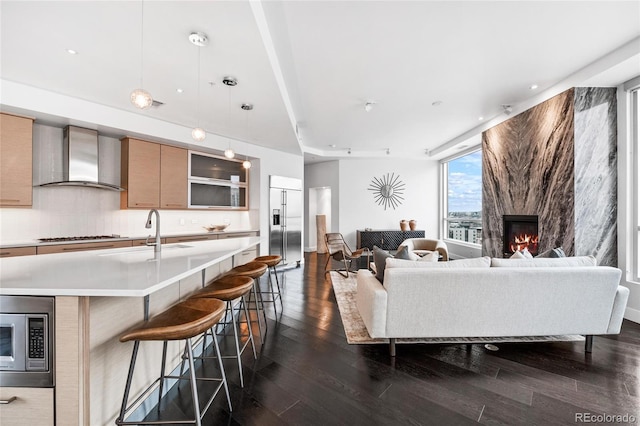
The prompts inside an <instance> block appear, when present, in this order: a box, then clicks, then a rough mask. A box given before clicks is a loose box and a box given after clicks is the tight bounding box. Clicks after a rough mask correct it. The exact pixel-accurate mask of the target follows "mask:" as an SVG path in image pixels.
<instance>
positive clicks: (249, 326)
mask: <svg viewBox="0 0 640 426" xmlns="http://www.w3.org/2000/svg"><path fill="white" fill-rule="evenodd" d="M240 304H241V305H242V309H243V310H244V316H245V317H246V319H247V328H248V329H249V340H250V341H251V349H253V359H258V355H257V354H256V344H255V341H254V340H253V331H252V330H251V317H250V316H249V309H248V308H247V304H246V302H245V300H244V295H243V296H242V298H241V299H240ZM241 314H242V312H238V322H240V315H241Z"/></svg>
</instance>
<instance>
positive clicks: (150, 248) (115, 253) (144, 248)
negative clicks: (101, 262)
mask: <svg viewBox="0 0 640 426" xmlns="http://www.w3.org/2000/svg"><path fill="white" fill-rule="evenodd" d="M192 247H193V246H190V245H187V244H171V245H162V251H165V250H175V249H185V248H192ZM153 248H154V246H140V247H132V248H125V249H115V250H114V251H113V252H109V253H102V254H99V255H98V256H118V255H120V254H127V253H146V252H148V251H153Z"/></svg>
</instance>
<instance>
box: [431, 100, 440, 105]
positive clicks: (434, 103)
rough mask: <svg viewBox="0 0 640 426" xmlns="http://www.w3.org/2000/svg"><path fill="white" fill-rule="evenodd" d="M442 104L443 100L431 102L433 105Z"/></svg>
mask: <svg viewBox="0 0 640 426" xmlns="http://www.w3.org/2000/svg"><path fill="white" fill-rule="evenodd" d="M440 105H442V101H435V102H431V106H440Z"/></svg>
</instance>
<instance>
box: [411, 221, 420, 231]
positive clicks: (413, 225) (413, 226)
mask: <svg viewBox="0 0 640 426" xmlns="http://www.w3.org/2000/svg"><path fill="white" fill-rule="evenodd" d="M416 226H418V222H416V221H415V220H413V219H411V220H410V221H409V229H411V230H412V231H415V230H416Z"/></svg>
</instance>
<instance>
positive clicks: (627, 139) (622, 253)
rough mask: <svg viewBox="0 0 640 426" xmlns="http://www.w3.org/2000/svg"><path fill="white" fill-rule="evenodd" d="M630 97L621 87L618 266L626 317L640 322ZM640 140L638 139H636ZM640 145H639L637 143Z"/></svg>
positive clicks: (619, 115) (619, 110)
mask: <svg viewBox="0 0 640 426" xmlns="http://www.w3.org/2000/svg"><path fill="white" fill-rule="evenodd" d="M630 123H631V96H629V94H628V93H627V92H625V91H624V90H623V88H622V86H620V87H619V88H618V267H619V268H620V269H622V285H624V286H626V287H628V288H629V291H630V294H629V301H628V302H627V310H626V312H625V318H627V319H629V320H632V321H634V322H637V323H640V283H638V282H634V281H632V280H633V271H632V269H633V263H632V262H633V260H632V258H631V256H632V253H633V249H632V247H633V237H632V235H634V233H635V232H637V231H635V229H634V228H635V227H634V223H633V193H632V191H633V136H632V134H631V133H630V131H629V130H630ZM636 143H637V142H636ZM636 146H637V145H636Z"/></svg>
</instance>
